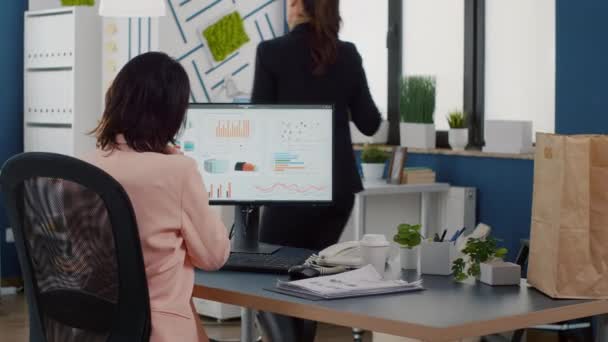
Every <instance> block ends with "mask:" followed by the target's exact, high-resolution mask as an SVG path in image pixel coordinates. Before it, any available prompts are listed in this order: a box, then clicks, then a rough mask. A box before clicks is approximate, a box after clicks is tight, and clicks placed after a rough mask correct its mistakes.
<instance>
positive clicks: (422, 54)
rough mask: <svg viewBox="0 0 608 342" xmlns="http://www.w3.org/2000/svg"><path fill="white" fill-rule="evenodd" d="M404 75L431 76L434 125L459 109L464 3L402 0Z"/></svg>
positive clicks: (441, 123)
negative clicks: (434, 96)
mask: <svg viewBox="0 0 608 342" xmlns="http://www.w3.org/2000/svg"><path fill="white" fill-rule="evenodd" d="M403 20H404V28H403V74H404V75H408V76H409V75H434V76H435V77H436V81H437V100H436V108H435V125H436V127H437V129H448V124H447V122H446V119H445V117H446V116H447V115H448V113H449V112H450V111H452V110H454V109H459V110H462V106H463V77H464V0H404V2H403Z"/></svg>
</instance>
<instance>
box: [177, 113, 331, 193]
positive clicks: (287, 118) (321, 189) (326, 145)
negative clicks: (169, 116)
mask: <svg viewBox="0 0 608 342" xmlns="http://www.w3.org/2000/svg"><path fill="white" fill-rule="evenodd" d="M333 123H334V115H333V109H332V107H331V106H279V105H276V106H255V105H238V104H226V105H219V104H191V105H190V108H189V110H188V116H187V122H186V128H185V130H184V132H183V133H182V136H181V137H180V138H179V139H178V140H179V143H180V145H181V146H182V149H183V151H184V153H185V154H186V155H187V156H190V157H191V158H193V159H195V160H196V161H197V163H198V166H199V170H200V172H201V175H202V176H203V180H204V182H205V186H206V190H207V192H208V194H209V200H210V201H211V203H212V204H256V203H276V202H282V203H319V204H321V203H330V202H331V201H332V196H333V179H332V177H333Z"/></svg>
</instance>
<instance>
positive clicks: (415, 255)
mask: <svg viewBox="0 0 608 342" xmlns="http://www.w3.org/2000/svg"><path fill="white" fill-rule="evenodd" d="M421 229H422V226H421V225H419V224H417V225H411V224H405V223H404V224H400V225H399V226H398V227H397V234H395V237H394V238H393V241H395V242H396V243H398V244H399V246H400V247H401V251H400V256H401V268H403V269H404V270H417V269H418V261H419V259H420V243H421V242H422V239H423V237H422V234H421V233H420V230H421Z"/></svg>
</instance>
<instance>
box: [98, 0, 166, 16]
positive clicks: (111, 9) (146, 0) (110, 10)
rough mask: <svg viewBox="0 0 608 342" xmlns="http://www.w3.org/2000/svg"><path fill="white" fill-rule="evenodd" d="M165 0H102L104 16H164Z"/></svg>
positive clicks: (100, 10) (101, 13) (101, 11)
mask: <svg viewBox="0 0 608 342" xmlns="http://www.w3.org/2000/svg"><path fill="white" fill-rule="evenodd" d="M165 14H166V7H165V0H101V2H100V4H99V15H101V16H102V17H163V16H165Z"/></svg>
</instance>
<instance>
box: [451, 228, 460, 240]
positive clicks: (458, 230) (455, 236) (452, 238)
mask: <svg viewBox="0 0 608 342" xmlns="http://www.w3.org/2000/svg"><path fill="white" fill-rule="evenodd" d="M459 234H460V229H457V230H456V231H455V232H454V234H452V237H451V238H450V241H456V239H458V235H459Z"/></svg>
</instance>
